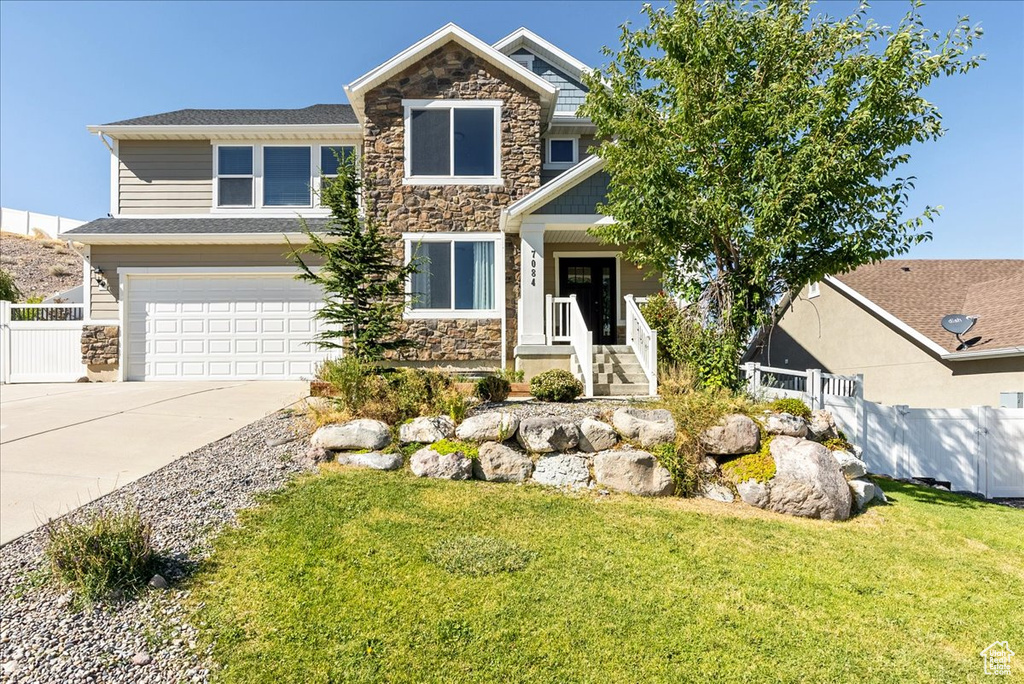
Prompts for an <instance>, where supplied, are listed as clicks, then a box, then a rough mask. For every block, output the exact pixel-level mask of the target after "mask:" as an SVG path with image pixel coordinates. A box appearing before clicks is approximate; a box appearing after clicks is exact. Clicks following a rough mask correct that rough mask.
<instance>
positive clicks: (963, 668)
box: [192, 467, 1024, 683]
mask: <svg viewBox="0 0 1024 684" xmlns="http://www.w3.org/2000/svg"><path fill="white" fill-rule="evenodd" d="M882 486H883V489H884V490H885V492H886V494H887V495H888V496H889V499H890V501H891V502H892V503H891V505H889V506H882V507H873V508H870V509H869V510H868V511H867V513H865V514H864V515H861V516H859V517H857V518H854V519H853V520H851V521H849V522H846V523H827V522H821V521H813V520H803V519H797V518H786V517H783V516H779V515H775V514H771V513H767V512H764V511H760V510H757V509H753V508H750V507H746V506H742V505H738V504H737V505H731V506H730V505H726V504H718V503H715V502H709V501H704V500H685V499H675V498H672V499H658V500H644V499H638V498H633V497H627V496H619V495H612V496H605V497H600V496H597V495H592V494H589V493H583V494H579V495H567V494H561V493H558V492H554V491H549V490H545V489H542V488H539V487H536V486H511V485H502V484H496V483H484V482H447V481H436V480H427V479H418V478H414V477H412V476H411V475H410V474H409V473H408V472H404V471H398V472H395V473H378V472H367V471H357V470H346V469H341V468H338V467H332V468H329V469H327V472H326V473H325V474H322V475H320V476H313V477H308V478H306V479H303V480H300V481H299V482H298V483H296V484H293V485H291V486H289V487H288V488H287V489H285V490H284V491H283V492H281V493H278V494H275V495H273V496H272V497H270V498H269V499H268V500H267V501H265V502H264V504H263V505H262V506H260V507H259V508H257V509H254V510H252V511H249V512H246V513H245V514H244V515H243V520H242V523H243V524H242V525H241V527H239V528H237V529H230V530H228V531H226V532H225V533H224V534H223V535H222V536H221V537H220V539H219V540H218V542H217V544H216V552H215V554H214V555H213V557H212V560H211V562H210V564H209V565H208V566H207V567H206V568H205V569H204V570H203V571H202V572H201V573H200V574H199V575H198V576H197V578H196V581H195V584H194V592H193V594H192V600H193V601H195V605H196V606H201V607H199V608H197V610H198V613H197V624H199V626H200V628H201V630H202V632H203V634H204V635H205V638H206V639H207V640H208V641H209V642H211V643H213V645H214V651H213V653H214V657H215V659H216V661H217V662H218V663H219V666H220V669H219V670H218V671H217V673H216V678H217V679H218V680H219V681H224V682H275V683H278V682H282V683H283V682H468V681H472V682H545V683H546V682H555V681H557V682H686V681H712V682H732V681H737V682H738V681H744V682H746V681H766V682H847V681H872V682H907V681H910V682H926V681H927V682H930V681H983V680H984V679H985V678H984V676H983V675H982V664H981V658H980V657H979V655H978V653H979V651H981V650H982V649H983V648H985V647H986V646H987V645H988V644H989V643H991V642H993V641H996V640H1000V641H1001V640H1008V641H1009V643H1010V645H1011V647H1016V650H1017V651H1018V652H1020V645H1022V644H1024V621H1022V620H1021V597H1024V534H1021V530H1022V529H1024V512H1022V511H1018V510H1013V509H1010V508H1005V507H1000V506H996V505H992V504H987V503H983V502H979V501H975V500H972V499H969V498H964V497H959V496H956V495H950V494H946V493H941V492H938V491H935V490H931V489H922V488H917V487H913V486H909V485H904V484H900V483H894V482H888V481H886V482H884V483H883V485H882ZM1014 665H1015V670H1016V671H1017V672H1018V673H1019V672H1021V671H1022V670H1024V665H1021V666H1020V667H1019V668H1018V667H1016V665H1017V663H1014ZM1018 676H1019V675H1018ZM1010 679H1011V680H1012V679H1014V678H1013V677H1011V678H1010Z"/></svg>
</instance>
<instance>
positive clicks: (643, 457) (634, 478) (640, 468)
mask: <svg viewBox="0 0 1024 684" xmlns="http://www.w3.org/2000/svg"><path fill="white" fill-rule="evenodd" d="M594 476H595V479H596V480H597V483H598V484H599V485H603V486H605V487H608V488H609V489H617V490H619V491H620V492H628V493H630V494H636V495H638V496H669V495H670V494H672V493H673V492H674V491H675V485H674V484H673V483H672V474H671V473H669V472H668V469H667V468H665V467H664V466H662V465H660V464H659V463H658V460H657V459H656V458H655V457H654V456H653V454H649V453H647V452H646V451H634V450H628V449H622V450H618V451H601V452H598V453H596V454H594Z"/></svg>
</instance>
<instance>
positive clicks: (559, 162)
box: [544, 138, 579, 169]
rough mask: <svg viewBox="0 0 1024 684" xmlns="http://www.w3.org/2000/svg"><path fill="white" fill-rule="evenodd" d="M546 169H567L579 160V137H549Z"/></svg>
mask: <svg viewBox="0 0 1024 684" xmlns="http://www.w3.org/2000/svg"><path fill="white" fill-rule="evenodd" d="M547 156H548V159H547V162H545V164H544V168H546V169H567V168H569V167H570V166H573V165H575V164H576V162H577V161H579V139H577V138H548V155H547Z"/></svg>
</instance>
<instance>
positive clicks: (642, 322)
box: [625, 294, 658, 397]
mask: <svg viewBox="0 0 1024 684" xmlns="http://www.w3.org/2000/svg"><path fill="white" fill-rule="evenodd" d="M625 299H626V344H628V345H629V346H630V348H632V350H633V353H634V354H635V355H636V358H637V360H638V361H640V367H641V368H642V369H643V371H644V375H646V376H647V383H648V388H649V389H648V391H649V392H650V393H651V396H652V397H653V396H656V395H657V394H658V331H657V330H652V329H651V326H650V325H648V324H647V319H645V318H644V315H643V314H642V313H641V312H640V307H639V306H637V303H636V299H634V297H633V295H631V294H629V295H626V297H625Z"/></svg>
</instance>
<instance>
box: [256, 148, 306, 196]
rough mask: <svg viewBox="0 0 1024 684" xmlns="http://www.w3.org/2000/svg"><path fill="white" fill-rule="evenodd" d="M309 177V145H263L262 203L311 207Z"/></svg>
mask: <svg viewBox="0 0 1024 684" xmlns="http://www.w3.org/2000/svg"><path fill="white" fill-rule="evenodd" d="M309 180H310V155H309V147H277V146H266V147H264V148H263V206H265V207H308V206H310V203H311V201H312V189H311V188H310V183H309Z"/></svg>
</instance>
